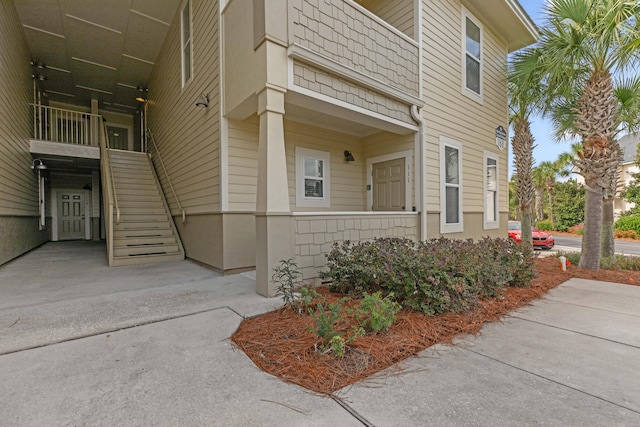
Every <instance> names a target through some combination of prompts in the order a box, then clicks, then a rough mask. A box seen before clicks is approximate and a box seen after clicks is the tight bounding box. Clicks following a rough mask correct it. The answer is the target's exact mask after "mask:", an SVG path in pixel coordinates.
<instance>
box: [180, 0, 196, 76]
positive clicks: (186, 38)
mask: <svg viewBox="0 0 640 427" xmlns="http://www.w3.org/2000/svg"><path fill="white" fill-rule="evenodd" d="M180 22H181V29H182V32H181V50H182V87H185V86H186V85H187V83H189V82H190V81H191V77H192V74H193V73H192V72H193V70H192V64H193V59H192V52H193V43H192V34H191V1H189V0H188V1H187V2H186V3H185V4H184V6H183V8H182V13H181V19H180Z"/></svg>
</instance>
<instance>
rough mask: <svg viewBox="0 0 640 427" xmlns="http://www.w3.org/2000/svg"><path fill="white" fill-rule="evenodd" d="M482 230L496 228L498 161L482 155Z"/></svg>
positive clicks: (489, 155) (491, 156) (486, 154)
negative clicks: (483, 177)
mask: <svg viewBox="0 0 640 427" xmlns="http://www.w3.org/2000/svg"><path fill="white" fill-rule="evenodd" d="M484 176H485V181H484V194H485V198H484V228H485V229H490V228H498V225H499V223H498V160H497V158H496V157H494V156H493V155H492V154H490V153H486V152H485V154H484Z"/></svg>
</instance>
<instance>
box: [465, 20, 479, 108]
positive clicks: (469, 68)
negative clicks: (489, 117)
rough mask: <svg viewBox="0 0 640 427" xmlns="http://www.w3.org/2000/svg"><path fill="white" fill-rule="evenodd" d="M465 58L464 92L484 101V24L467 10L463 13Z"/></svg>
mask: <svg viewBox="0 0 640 427" xmlns="http://www.w3.org/2000/svg"><path fill="white" fill-rule="evenodd" d="M462 19H463V24H462V27H463V28H462V34H463V40H462V43H463V46H464V49H463V50H464V56H463V59H462V64H463V65H462V67H463V70H462V76H463V80H464V83H463V92H464V93H465V95H468V96H470V97H472V98H474V99H475V100H476V101H478V102H481V101H482V56H483V54H482V24H480V22H478V20H477V19H475V18H474V17H473V16H472V15H471V14H470V13H469V12H468V11H467V10H466V9H465V10H463V13H462Z"/></svg>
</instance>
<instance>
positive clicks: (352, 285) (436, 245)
mask: <svg viewBox="0 0 640 427" xmlns="http://www.w3.org/2000/svg"><path fill="white" fill-rule="evenodd" d="M327 267H328V271H325V272H323V273H321V276H320V277H321V278H322V279H325V280H329V281H331V287H332V290H334V291H337V292H342V293H345V294H352V295H356V296H363V295H364V294H365V293H374V292H377V291H381V292H382V295H384V296H388V295H390V294H393V295H394V298H395V299H396V301H398V302H399V303H400V304H401V305H402V306H403V307H409V308H412V309H414V310H419V311H422V312H425V313H428V314H437V313H444V312H448V311H453V312H461V311H465V310H468V309H470V308H472V307H473V306H474V305H475V304H476V303H477V300H478V299H479V298H481V297H494V296H498V295H500V292H501V291H502V289H504V287H505V286H528V285H529V283H530V281H531V279H532V278H533V253H532V251H531V250H530V249H527V248H525V247H524V245H513V244H512V243H511V242H510V241H509V240H508V239H489V238H486V239H483V240H481V241H479V242H475V243H474V242H473V241H472V240H450V239H445V238H439V239H431V240H429V241H426V242H413V241H412V240H409V239H403V238H383V239H376V240H374V241H372V242H359V243H355V244H352V243H351V242H348V241H347V242H344V243H342V244H338V243H336V244H334V246H333V249H332V250H331V252H330V253H329V254H328V255H327Z"/></svg>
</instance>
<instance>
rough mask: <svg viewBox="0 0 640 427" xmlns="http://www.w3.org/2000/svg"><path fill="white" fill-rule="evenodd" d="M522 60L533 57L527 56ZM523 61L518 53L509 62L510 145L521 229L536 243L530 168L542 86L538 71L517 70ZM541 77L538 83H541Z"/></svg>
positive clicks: (524, 234)
mask: <svg viewBox="0 0 640 427" xmlns="http://www.w3.org/2000/svg"><path fill="white" fill-rule="evenodd" d="M521 60H522V61H525V62H526V61H531V60H532V59H531V58H529V57H524V58H522V59H521ZM523 66H526V64H524V65H523V64H521V63H520V62H519V59H518V57H517V56H516V57H515V61H513V62H512V63H510V64H509V69H510V71H509V74H508V77H507V88H508V92H509V110H510V114H509V122H510V124H511V125H512V126H513V138H512V139H511V148H512V150H513V156H514V165H515V168H516V171H515V172H516V173H515V176H514V178H515V187H516V188H515V190H516V191H515V192H516V198H517V199H518V211H519V212H520V216H521V218H520V221H521V225H522V227H521V229H522V235H521V236H522V241H523V242H525V243H527V244H529V245H530V246H531V247H533V246H532V245H533V237H532V235H531V226H532V225H533V220H532V211H531V202H532V199H533V193H534V185H533V181H532V175H531V171H532V168H533V148H534V145H533V143H534V138H533V134H532V133H531V121H530V119H529V118H530V116H531V115H532V114H535V113H536V112H539V111H541V104H540V100H541V99H542V95H541V94H542V88H543V87H542V86H541V85H539V84H535V83H536V82H535V78H536V76H535V73H530V74H524V73H518V72H515V70H516V69H518V68H519V67H523ZM539 81H540V80H539V79H538V83H539Z"/></svg>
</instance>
